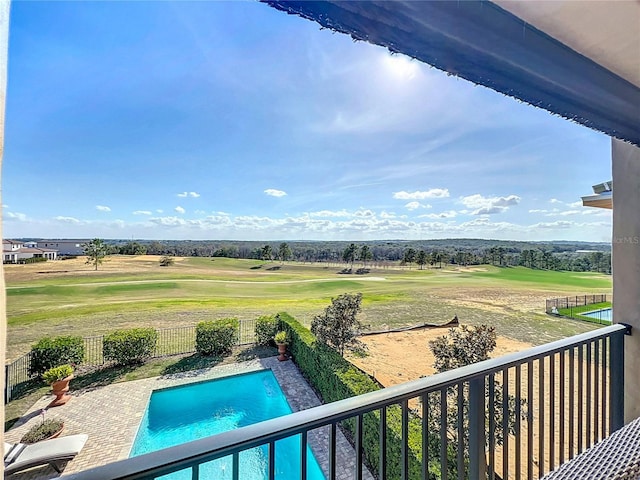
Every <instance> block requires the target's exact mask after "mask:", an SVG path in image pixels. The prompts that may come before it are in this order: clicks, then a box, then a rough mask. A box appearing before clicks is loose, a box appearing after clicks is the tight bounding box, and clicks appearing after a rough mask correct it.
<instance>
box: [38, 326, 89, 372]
mask: <svg viewBox="0 0 640 480" xmlns="http://www.w3.org/2000/svg"><path fill="white" fill-rule="evenodd" d="M83 360H84V340H83V339H82V337H76V336H72V335H69V336H63V337H55V338H48V337H45V338H41V339H40V340H39V341H38V343H36V344H35V345H33V346H32V347H31V364H30V365H29V371H30V373H31V374H32V375H34V374H35V375H42V374H43V373H44V372H45V371H47V370H49V369H50V368H53V367H57V366H59V365H63V364H65V363H69V364H71V365H78V364H80V363H82V361H83Z"/></svg>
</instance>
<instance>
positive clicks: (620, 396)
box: [609, 332, 624, 433]
mask: <svg viewBox="0 0 640 480" xmlns="http://www.w3.org/2000/svg"><path fill="white" fill-rule="evenodd" d="M610 347H611V348H610V350H611V352H610V354H609V355H610V362H609V372H610V373H609V375H610V377H609V391H610V393H609V399H610V403H609V430H610V433H613V432H615V431H616V430H618V429H619V428H620V427H622V426H623V425H624V333H622V332H616V333H615V334H613V335H612V336H611V343H610Z"/></svg>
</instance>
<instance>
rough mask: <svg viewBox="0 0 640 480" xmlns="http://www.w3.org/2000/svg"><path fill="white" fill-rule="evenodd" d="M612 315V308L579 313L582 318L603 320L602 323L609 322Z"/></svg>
mask: <svg viewBox="0 0 640 480" xmlns="http://www.w3.org/2000/svg"><path fill="white" fill-rule="evenodd" d="M612 313H613V309H612V308H603V309H602V310H594V311H593V312H585V313H581V314H580V315H582V316H584V317H591V318H597V319H599V320H604V321H608V322H611V320H612V318H613V317H612Z"/></svg>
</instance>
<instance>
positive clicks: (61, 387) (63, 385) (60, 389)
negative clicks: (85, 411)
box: [47, 374, 73, 408]
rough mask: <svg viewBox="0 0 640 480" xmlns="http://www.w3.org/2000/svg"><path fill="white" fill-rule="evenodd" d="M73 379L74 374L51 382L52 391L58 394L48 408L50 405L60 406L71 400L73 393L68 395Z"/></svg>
mask: <svg viewBox="0 0 640 480" xmlns="http://www.w3.org/2000/svg"><path fill="white" fill-rule="evenodd" d="M72 379H73V374H71V375H69V376H68V377H66V378H63V379H62V380H58V381H57V382H53V383H52V384H51V391H52V393H53V394H54V395H55V396H56V398H54V399H53V401H52V402H51V403H50V404H49V406H48V407H47V408H50V407H58V406H60V405H64V404H65V403H67V402H68V401H69V400H71V395H67V392H68V391H69V382H70V381H71V380H72Z"/></svg>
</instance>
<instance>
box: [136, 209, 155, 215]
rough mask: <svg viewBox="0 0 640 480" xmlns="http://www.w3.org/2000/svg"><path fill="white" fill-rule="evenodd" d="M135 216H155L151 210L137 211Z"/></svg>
mask: <svg viewBox="0 0 640 480" xmlns="http://www.w3.org/2000/svg"><path fill="white" fill-rule="evenodd" d="M133 214H134V215H153V212H152V211H151V210H136V211H135V212H133Z"/></svg>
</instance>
